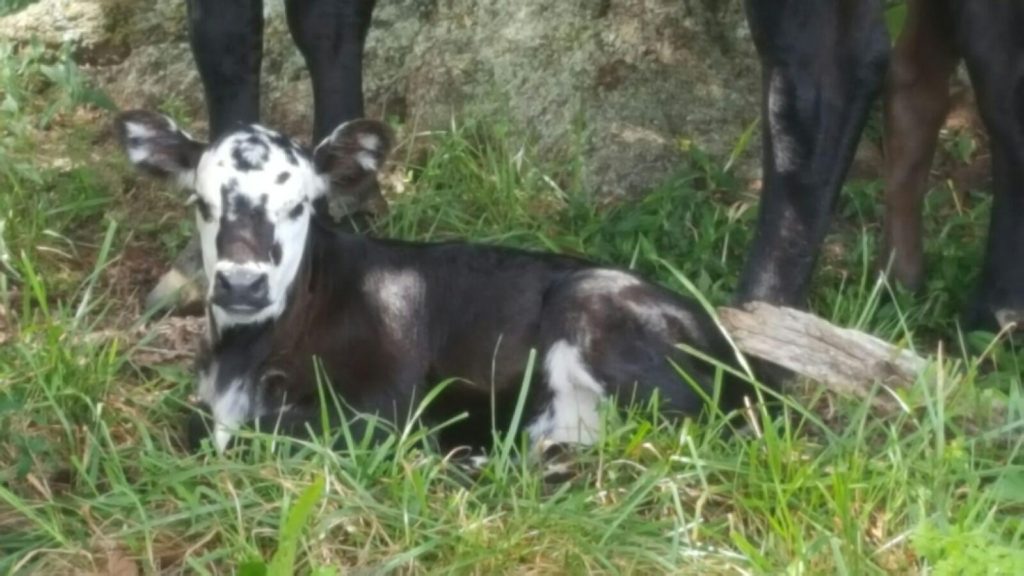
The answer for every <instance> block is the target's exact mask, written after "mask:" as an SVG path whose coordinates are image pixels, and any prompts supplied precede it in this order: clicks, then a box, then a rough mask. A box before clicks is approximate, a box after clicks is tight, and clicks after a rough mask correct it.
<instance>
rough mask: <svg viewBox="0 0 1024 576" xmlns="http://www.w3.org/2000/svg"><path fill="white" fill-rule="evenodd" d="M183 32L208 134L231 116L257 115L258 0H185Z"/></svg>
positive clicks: (253, 119) (250, 119) (260, 10)
mask: <svg viewBox="0 0 1024 576" xmlns="http://www.w3.org/2000/svg"><path fill="white" fill-rule="evenodd" d="M188 32H189V39H190V40H191V42H192V56H193V58H195V61H196V67H197V68H198V69H199V77H200V78H201V79H202V82H203V90H204V91H205V94H206V109H207V112H208V113H209V119H210V139H211V140H213V139H216V138H217V136H219V135H221V134H222V133H224V131H225V130H227V129H228V128H230V127H231V126H232V125H233V124H235V123H236V122H256V121H257V120H259V115H260V61H261V59H262V57H263V0H189V1H188Z"/></svg>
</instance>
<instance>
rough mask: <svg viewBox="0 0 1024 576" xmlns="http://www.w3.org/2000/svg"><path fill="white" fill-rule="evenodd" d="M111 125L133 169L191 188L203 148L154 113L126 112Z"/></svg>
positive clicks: (169, 120) (165, 119)
mask: <svg viewBox="0 0 1024 576" xmlns="http://www.w3.org/2000/svg"><path fill="white" fill-rule="evenodd" d="M114 123H115V128H116V130H117V136H118V139H119V140H120V141H121V147H122V148H124V152H125V154H126V155H127V156H128V160H129V161H130V162H131V163H132V164H133V165H135V167H136V168H139V169H140V170H142V171H143V172H147V173H149V174H152V175H155V176H159V177H162V178H167V177H171V178H174V179H175V180H177V181H178V183H179V184H181V185H183V186H186V187H191V185H192V181H193V180H194V176H195V170H196V166H197V165H198V164H199V158H200V157H201V156H202V155H203V150H204V149H205V148H206V144H204V143H202V142H199V141H197V140H195V139H193V138H192V137H191V136H190V135H189V134H188V133H187V132H185V131H184V130H182V129H180V128H178V125H177V124H175V123H174V121H173V120H171V119H170V118H168V117H167V116H164V115H163V114H158V113H156V112H148V111H145V110H129V111H127V112H122V113H120V114H118V115H117V118H116V119H115V120H114Z"/></svg>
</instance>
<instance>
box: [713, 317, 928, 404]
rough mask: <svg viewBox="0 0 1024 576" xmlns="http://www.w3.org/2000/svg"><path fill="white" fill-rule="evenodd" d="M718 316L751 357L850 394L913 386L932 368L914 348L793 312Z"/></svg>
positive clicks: (860, 394) (740, 347)
mask: <svg viewBox="0 0 1024 576" xmlns="http://www.w3.org/2000/svg"><path fill="white" fill-rule="evenodd" d="M718 314H719V318H720V319H721V321H722V324H723V325H724V326H725V328H726V330H727V331H728V332H729V334H730V335H731V336H732V338H733V340H734V341H735V342H736V346H737V347H739V349H740V350H741V351H743V352H744V353H745V354H748V355H750V356H753V357H756V358H760V359H763V360H767V361H769V362H772V363H774V364H778V365H779V366H782V367H783V368H786V369H787V370H790V371H792V372H794V373H796V374H798V375H800V376H804V377H807V378H809V379H811V380H814V381H816V382H820V383H821V384H822V385H824V386H827V387H828V388H829V389H831V390H832V391H834V392H836V393H838V394H842V395H844V396H857V397H862V396H865V395H867V394H868V393H869V392H870V390H871V387H872V386H873V385H875V384H876V383H882V384H885V385H887V386H891V387H894V388H900V387H906V386H909V385H911V384H913V382H914V381H915V380H916V379H917V377H918V375H919V374H920V373H921V372H922V371H923V370H924V368H925V367H926V366H927V361H926V360H925V359H924V358H921V357H920V356H918V355H917V354H915V353H914V352H912V351H910V350H906V349H903V348H899V347H897V346H893V345H892V344H889V343H888V342H885V341H884V340H881V339H879V338H876V337H874V336H871V335H870V334H865V333H864V332H860V331H858V330H852V329H849V328H840V327H838V326H835V325H833V324H831V323H829V322H827V321H826V320H823V319H821V318H819V317H817V316H815V315H813V314H809V313H807V312H801V311H799V310H794V309H792V308H783V307H778V306H772V305H769V304H764V303H761V302H755V303H751V304H748V305H746V306H744V307H743V308H742V309H737V308H720V309H719V310H718Z"/></svg>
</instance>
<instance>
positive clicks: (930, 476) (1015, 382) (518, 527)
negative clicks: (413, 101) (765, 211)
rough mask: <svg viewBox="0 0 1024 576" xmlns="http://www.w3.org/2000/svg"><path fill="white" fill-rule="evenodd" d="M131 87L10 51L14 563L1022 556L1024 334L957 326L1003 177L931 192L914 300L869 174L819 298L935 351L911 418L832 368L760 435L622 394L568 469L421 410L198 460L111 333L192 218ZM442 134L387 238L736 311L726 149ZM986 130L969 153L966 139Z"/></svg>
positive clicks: (694, 564) (910, 564) (5, 475)
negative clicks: (613, 177) (457, 247)
mask: <svg viewBox="0 0 1024 576" xmlns="http://www.w3.org/2000/svg"><path fill="white" fill-rule="evenodd" d="M107 105H108V103H107V102H106V101H105V99H104V98H103V97H102V95H101V94H98V93H96V92H94V91H92V90H90V89H89V88H88V85H87V83H85V82H84V80H83V79H82V77H81V74H79V73H78V71H77V69H76V68H75V67H74V65H73V64H72V63H71V62H70V61H69V60H68V59H67V58H66V57H63V56H61V55H59V54H53V53H51V52H46V51H43V50H41V49H30V50H22V51H14V50H12V49H10V48H9V47H3V48H0V266H2V267H3V274H2V275H0V573H16V574H29V573H36V574H51V573H82V572H90V571H94V572H104V571H106V572H107V573H110V574H136V573H139V572H142V573H181V572H184V573H200V574H219V573H233V572H236V571H237V572H238V573H242V574H264V573H270V574H286V573H290V570H291V568H290V566H291V565H292V561H294V565H295V569H296V571H298V572H301V573H317V574H332V573H333V574H341V573H366V574H369V573H387V572H398V573H435V572H442V573H448V572H453V573H478V574H491V573H499V572H514V573H551V574H562V573H589V572H599V573H620V572H621V573H643V574H646V573H702V574H717V573H723V574H725V573H730V574H731V573H769V574H777V573H783V572H785V573H792V574H804V573H807V574H869V573H918V572H921V573H935V574H1019V573H1024V552H1022V550H1024V522H1022V518H1024V515H1022V512H1024V454H1022V453H1021V448H1022V441H1021V438H1022V437H1024V436H1022V434H1021V422H1022V415H1021V405H1022V401H1021V397H1020V389H1021V372H1022V370H1021V366H1022V364H1024V353H1022V352H1021V351H1020V349H1019V348H1017V347H1016V346H1015V345H1014V343H1013V342H1012V341H1010V340H1008V339H1006V338H1003V339H999V340H997V341H994V340H993V335H987V334H967V335H961V334H960V333H959V332H958V331H957V329H956V324H955V320H956V318H957V312H958V310H959V308H960V307H961V305H962V304H963V302H964V300H965V299H966V298H967V297H968V295H969V293H970V288H971V286H972V283H973V280H974V276H975V274H976V270H977V268H978V262H979V256H980V250H981V249H980V245H981V242H980V241H981V239H982V236H983V233H984V226H985V221H986V214H987V207H988V201H987V199H986V198H985V195H984V194H980V195H974V194H971V195H967V196H963V198H967V199H968V200H970V205H969V206H968V205H966V204H964V202H963V201H962V198H961V196H956V195H954V194H953V193H952V191H951V190H950V189H949V187H948V186H941V187H939V188H938V189H936V191H935V193H934V194H932V195H931V197H930V200H929V207H928V227H929V233H930V238H931V239H932V241H931V242H930V243H929V246H928V257H929V262H930V263H931V264H932V266H931V280H930V283H929V285H928V289H927V291H926V293H925V294H924V295H923V296H919V297H912V296H910V295H907V294H900V293H896V294H893V293H891V292H890V291H889V290H888V289H887V288H886V287H885V286H884V285H879V284H877V283H876V282H875V280H874V275H873V274H872V272H871V270H872V261H871V259H872V255H873V253H874V245H875V241H874V238H875V233H876V231H877V222H879V220H880V212H879V199H878V195H879V194H878V193H879V186H878V184H877V182H855V183H851V184H850V185H849V186H848V190H847V193H846V194H845V196H844V200H843V203H842V206H841V208H840V211H839V218H838V222H837V226H836V228H837V233H836V234H835V236H834V237H832V238H830V240H829V242H828V245H827V246H826V250H825V259H824V262H823V265H822V266H821V270H820V272H819V274H818V278H817V280H816V282H815V293H814V295H813V298H812V306H813V309H814V310H815V311H816V312H817V313H819V314H821V315H822V316H824V317H826V318H830V319H832V320H834V321H836V322H838V323H841V324H844V325H849V326H856V327H859V328H862V329H865V330H868V331H870V332H873V333H875V334H878V335H880V336H882V337H884V338H887V339H890V340H892V341H895V342H900V343H905V344H907V345H913V346H915V347H916V348H917V349H918V350H919V351H921V352H922V353H928V354H935V353H937V352H940V356H939V360H937V361H936V362H935V363H934V364H933V365H932V366H931V367H930V368H929V370H928V371H927V372H925V373H924V374H922V375H921V378H920V380H919V383H918V385H917V386H916V387H915V388H914V389H913V390H910V391H908V392H907V393H906V394H905V395H904V398H903V400H904V403H905V407H904V409H902V410H899V411H896V412H895V413H884V414H882V413H879V412H877V411H874V410H872V409H870V408H869V407H868V406H867V405H866V404H865V403H863V402H856V401H852V400H849V399H843V398H835V397H831V396H829V395H827V394H824V393H822V392H820V391H819V390H818V389H817V388H816V387H815V386H814V385H813V383H810V384H807V385H804V386H798V387H796V388H795V389H794V393H793V399H792V400H791V401H790V403H789V404H788V405H787V409H786V413H785V414H784V416H783V417H780V418H777V419H775V420H772V421H768V422H766V423H764V424H763V426H762V428H761V430H759V431H758V432H757V433H751V434H749V435H747V436H744V437H739V438H731V439H723V437H722V436H721V435H719V434H717V433H716V430H717V428H718V427H719V426H720V425H721V424H720V422H718V421H711V422H702V423H699V424H695V423H687V424H686V425H684V426H677V427H669V426H666V425H664V424H663V423H659V422H657V421H656V419H652V418H649V417H646V416H645V415H644V414H636V415H634V416H631V417H629V418H619V417H613V416H611V415H609V418H608V422H607V433H606V439H605V440H604V441H603V442H602V444H601V445H599V446H596V447H594V448H593V449H592V450H589V451H587V452H585V453H583V454H582V455H581V456H580V463H579V474H578V476H577V477H576V478H575V479H573V480H572V481H570V482H567V483H565V484H561V485H546V484H545V483H544V482H542V480H541V478H540V476H539V474H538V472H537V471H536V470H534V469H533V468H531V467H530V466H529V465H526V464H520V463H517V462H518V461H517V460H515V459H514V458H511V457H510V454H514V453H515V452H516V449H517V446H518V445H517V443H516V442H515V440H516V439H515V438H512V439H510V440H509V441H508V442H507V443H506V444H504V445H503V446H502V449H501V450H499V451H498V453H497V454H496V455H495V457H494V458H493V459H492V463H491V464H490V465H489V467H488V468H487V469H486V470H485V471H484V473H483V475H482V477H481V478H479V479H477V480H474V481H471V480H468V479H466V478H465V477H463V475H462V474H461V473H460V472H459V471H458V470H457V469H455V468H454V467H452V466H450V465H449V464H448V463H447V462H446V460H445V458H444V456H443V455H441V454H436V453H432V452H430V451H424V450H421V449H419V448H417V445H418V444H417V442H416V440H417V437H418V436H419V435H420V434H421V433H422V432H421V431H417V430H411V431H408V432H407V433H405V434H401V435H398V436H396V438H395V439H394V441H393V442H392V443H391V444H389V445H387V446H383V447H375V448H366V449H364V450H361V451H358V452H356V453H354V454H350V455H346V456H344V457H342V456H340V455H338V454H334V453H331V452H329V451H326V450H322V449H319V448H317V447H309V448H308V449H307V451H306V453H305V454H303V455H301V456H300V457H293V458H286V457H280V456H270V455H267V454H262V455H261V454H248V455H236V456H229V457H216V456H214V455H211V454H203V455H199V456H188V455H185V454H183V453H182V452H181V451H180V450H179V449H178V448H177V436H178V430H179V416H178V414H179V410H180V405H181V402H182V401H183V400H184V399H185V398H186V397H187V395H188V394H189V392H190V390H191V383H190V378H189V373H188V367H187V366H185V365H175V364H170V365H164V366H162V367H159V368H153V367H147V366H140V365H135V364H133V363H132V361H131V357H132V356H131V353H132V350H131V349H129V348H127V347H126V345H125V344H124V340H120V339H113V340H111V339H98V338H94V337H90V336H89V335H90V334H95V333H96V332H97V331H100V330H108V329H110V328H123V327H126V326H130V325H131V324H132V323H133V322H135V321H136V320H137V316H138V299H139V297H140V295H141V294H142V293H143V291H144V290H146V289H148V288H149V287H150V283H151V282H152V281H153V280H154V279H155V277H156V275H157V274H159V272H160V271H161V269H162V267H163V265H164V263H165V262H168V261H169V260H170V258H171V257H172V256H173V255H174V251H175V250H176V249H177V248H179V247H180V246H181V245H182V244H183V241H184V240H185V238H186V233H187V230H188V226H187V224H183V223H184V222H187V217H186V212H185V209H184V208H183V207H182V206H181V202H180V200H181V199H180V198H177V197H176V196H175V194H174V192H173V191H170V190H166V189H163V188H159V187H156V186H153V185H151V184H146V183H145V182H143V181H141V180H138V179H136V177H135V176H133V175H131V174H129V173H128V172H127V170H126V168H125V166H124V164H123V163H122V161H121V160H120V159H119V157H118V154H117V152H116V150H115V149H114V147H113V144H112V142H111V140H110V137H109V134H106V133H105V132H104V127H105V125H106V122H107V119H108V112H106V111H105V110H104V106H107ZM182 113H184V112H182ZM423 138H424V140H423V141H422V142H421V143H424V144H426V147H427V148H428V149H429V154H427V155H425V156H424V157H423V159H414V160H413V161H412V162H411V167H410V168H409V169H408V170H407V171H404V172H403V173H402V174H401V176H402V182H403V188H404V192H403V193H401V194H396V196H395V200H394V202H393V210H392V215H391V216H390V217H389V218H388V219H386V220H385V221H384V222H383V223H382V224H381V225H380V230H379V231H378V232H379V233H380V234H384V235H392V236H399V237H404V238H419V239H427V238H433V239H437V238H448V237H453V236H458V237H468V238H473V239H476V240H480V241H487V242H501V243H505V244H511V245H517V246H528V247H533V248H546V249H552V250H558V251H562V252H568V253H581V254H586V255H588V256H590V257H592V258H595V259H598V260H602V261H607V262H614V263H619V264H629V265H632V266H634V267H635V268H637V269H638V270H640V271H642V272H643V273H644V274H646V275H648V276H649V277H652V278H655V279H657V280H659V281H661V282H663V283H665V284H666V285H669V286H672V287H674V288H676V289H678V290H683V286H682V284H681V283H680V280H679V278H678V277H677V276H675V275H674V274H672V273H671V272H670V271H669V270H667V269H665V268H664V267H662V266H660V265H659V264H658V261H659V259H664V260H666V261H668V262H671V263H673V265H674V266H676V267H678V269H679V270H680V271H681V272H682V273H683V274H685V275H686V276H687V277H688V278H689V279H691V280H692V281H693V283H694V284H695V285H696V286H697V287H698V288H699V289H700V290H701V291H702V292H703V293H704V294H705V295H706V296H707V297H708V298H709V299H711V300H712V301H713V302H715V303H722V302H724V301H725V300H726V298H727V296H728V294H729V293H730V292H731V290H732V288H733V286H734V284H735V281H736V274H737V270H738V268H739V265H740V263H741V261H742V257H743V252H744V249H745V247H746V246H747V244H748V242H749V241H750V236H751V230H752V227H753V219H754V215H755V206H754V204H753V198H752V197H751V194H750V193H749V192H748V191H747V188H748V186H747V184H746V183H744V182H740V181H738V180H737V179H736V177H735V176H734V175H733V174H731V172H730V171H728V170H724V169H723V168H722V166H724V165H725V164H726V162H725V159H717V158H708V157H706V155H704V154H702V153H701V152H700V150H697V149H693V150H691V151H690V157H691V162H690V163H689V164H688V165H686V166H681V167H680V171H679V172H678V174H677V175H675V176H674V177H673V178H671V179H669V180H667V181H666V182H665V184H664V185H663V186H662V187H660V188H658V189H657V190H655V191H653V192H652V193H651V194H650V195H649V196H647V197H646V198H645V199H643V200H639V201H635V202H626V203H621V204H618V205H614V206H606V207H600V208H598V207H594V206H593V205H591V204H589V203H587V202H585V201H583V200H582V199H581V198H580V197H579V191H578V190H576V189H575V187H574V184H573V183H574V182H575V181H576V179H575V178H574V168H573V167H572V166H571V164H570V165H569V166H568V167H566V166H565V165H561V166H553V165H549V164H545V163H544V162H541V161H538V160H537V155H535V154H533V153H532V152H531V150H530V149H529V147H528V146H526V147H525V148H524V147H522V146H521V144H520V143H519V142H518V140H516V139H515V138H512V137H510V136H509V135H508V134H507V133H506V131H505V129H504V128H503V127H502V126H501V125H495V124H494V123H493V122H488V123H468V124H464V125H462V126H460V127H458V128H456V129H453V130H452V131H451V132H449V133H446V134H440V135H432V136H429V137H423ZM964 138H968V139H969V138H970V136H969V135H964V134H959V135H958V134H953V135H950V136H949V137H948V138H945V139H944V142H945V151H946V152H945V156H944V158H945V161H947V162H952V163H956V162H962V161H964V160H969V159H970V146H969V145H964V144H963V140H964ZM965 146H966V148H965ZM965 150H966V152H965ZM954 200H957V201H954ZM939 238H942V239H943V240H942V241H941V242H940V241H938V240H937V239H939ZM1007 405H1008V406H1009V408H1008V409H1007V408H1006V406H1007Z"/></svg>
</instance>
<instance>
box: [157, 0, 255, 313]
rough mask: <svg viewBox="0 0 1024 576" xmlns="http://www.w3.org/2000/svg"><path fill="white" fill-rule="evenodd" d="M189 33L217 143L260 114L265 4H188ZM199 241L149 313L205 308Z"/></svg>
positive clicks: (249, 0)
mask: <svg viewBox="0 0 1024 576" xmlns="http://www.w3.org/2000/svg"><path fill="white" fill-rule="evenodd" d="M186 6H187V9H188V33H189V39H190V40H191V43H192V57H193V58H194V59H195V62H196V67H197V68H198V69H199V77H200V79H201V80H202V83H203V91H204V93H205V96H206V110H207V113H208V115H209V121H210V139H211V140H214V139H216V138H217V137H218V136H220V135H221V134H223V133H224V132H225V131H227V130H228V129H230V128H231V126H232V125H234V124H235V123H237V122H246V123H248V122H256V121H257V120H259V114H260V61H261V59H262V56H263V1H262V0H188V2H187V4H186ZM205 280H206V279H205V277H204V276H203V271H202V259H201V257H200V254H199V241H198V238H196V237H193V238H192V240H191V241H190V242H189V244H188V245H187V246H186V247H185V249H184V250H183V251H182V252H181V254H179V256H178V258H177V260H176V261H175V262H174V265H173V266H172V267H171V269H170V270H169V271H167V272H166V273H165V274H164V275H163V276H162V277H161V278H160V280H159V282H157V285H156V286H154V287H153V289H152V290H150V291H149V294H147V295H146V301H145V308H146V310H150V311H153V310H159V309H161V308H164V307H175V308H177V310H178V312H180V313H191V312H195V311H198V310H199V309H200V308H201V304H202V298H203V294H204V293H205V292H206V285H205V284H206V282H205Z"/></svg>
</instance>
